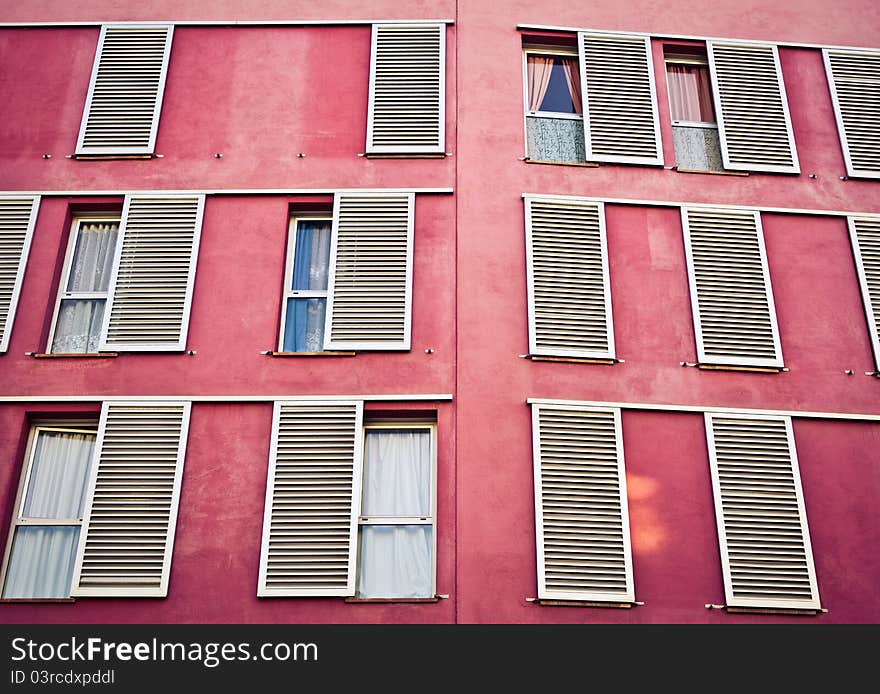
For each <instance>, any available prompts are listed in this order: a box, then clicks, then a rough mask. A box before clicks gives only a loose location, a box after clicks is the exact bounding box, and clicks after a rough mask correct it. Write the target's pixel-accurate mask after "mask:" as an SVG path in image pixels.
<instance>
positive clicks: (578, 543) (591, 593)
mask: <svg viewBox="0 0 880 694" xmlns="http://www.w3.org/2000/svg"><path fill="white" fill-rule="evenodd" d="M532 441H533V447H534V470H535V473H534V477H535V522H536V539H537V558H538V597H539V598H541V599H559V600H596V601H610V602H632V601H633V600H635V591H634V587H633V576H632V550H631V545H630V535H629V512H628V509H627V499H626V474H625V470H624V462H623V435H622V431H621V425H620V410H616V409H597V408H590V407H579V406H573V405H564V404H554V405H532Z"/></svg>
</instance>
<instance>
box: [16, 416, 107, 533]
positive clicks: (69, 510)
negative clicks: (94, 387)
mask: <svg viewBox="0 0 880 694" xmlns="http://www.w3.org/2000/svg"><path fill="white" fill-rule="evenodd" d="M94 448H95V435H94V434H74V433H64V432H60V431H40V432H39V434H38V436H37V441H36V444H35V449H34V461H33V463H32V464H31V468H30V474H29V476H28V482H27V491H26V493H25V499H24V506H23V508H22V511H21V515H22V516H23V517H25V518H82V515H83V506H84V504H85V498H86V484H88V479H89V468H90V466H91V462H92V453H93V451H94Z"/></svg>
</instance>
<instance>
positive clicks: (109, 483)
mask: <svg viewBox="0 0 880 694" xmlns="http://www.w3.org/2000/svg"><path fill="white" fill-rule="evenodd" d="M190 407H191V406H190V403H189V402H105V403H104V405H103V408H102V410H101V421H100V426H99V429H98V439H97V444H96V446H95V460H94V462H93V464H92V471H91V477H90V480H89V487H88V489H89V491H88V494H87V497H86V505H85V513H84V516H83V523H82V529H81V531H80V537H79V545H78V547H77V555H76V563H75V567H74V577H73V586H72V595H74V596H102V597H165V596H166V595H167V594H168V577H169V574H170V571H171V554H172V550H173V547H174V530H175V525H176V520H177V507H178V502H179V499H180V487H181V480H182V478H183V462H184V454H185V451H186V442H187V433H188V430H189V415H190Z"/></svg>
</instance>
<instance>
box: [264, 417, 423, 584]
mask: <svg viewBox="0 0 880 694" xmlns="http://www.w3.org/2000/svg"><path fill="white" fill-rule="evenodd" d="M363 409H364V407H363V402H362V401H345V400H326V401H313V400H301V401H296V400H293V401H286V402H276V403H275V411H274V414H273V426H272V442H271V447H270V454H269V475H268V482H267V490H266V509H265V515H264V519H263V541H262V549H261V553H260V577H259V583H258V589H257V594H258V595H259V596H264V597H265V596H288V597H309V596H339V597H355V596H357V597H362V598H432V597H433V596H434V588H435V586H434V573H435V570H434V565H435V560H434V556H435V543H436V539H435V537H434V508H435V504H436V501H435V491H434V490H435V487H436V485H435V481H434V480H435V476H436V466H437V443H436V425H435V424H434V423H433V422H421V421H419V422H414V421H406V420H394V421H388V422H386V421H373V422H368V423H367V424H366V426H365V425H364V412H363Z"/></svg>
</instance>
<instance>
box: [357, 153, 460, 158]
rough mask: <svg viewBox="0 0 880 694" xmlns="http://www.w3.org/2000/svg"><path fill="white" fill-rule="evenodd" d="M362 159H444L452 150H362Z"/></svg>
mask: <svg viewBox="0 0 880 694" xmlns="http://www.w3.org/2000/svg"><path fill="white" fill-rule="evenodd" d="M358 156H360V157H364V159H446V157H451V156H452V152H396V153H395V152H373V153H370V152H364V153H363V154H359V155H358Z"/></svg>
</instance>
